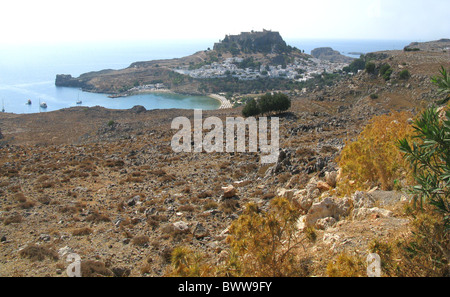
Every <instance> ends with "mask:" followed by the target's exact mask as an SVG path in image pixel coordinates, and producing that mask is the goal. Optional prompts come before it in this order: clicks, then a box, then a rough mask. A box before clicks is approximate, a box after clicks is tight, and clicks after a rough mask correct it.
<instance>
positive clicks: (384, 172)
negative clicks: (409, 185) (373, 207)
mask: <svg viewBox="0 0 450 297" xmlns="http://www.w3.org/2000/svg"><path fill="white" fill-rule="evenodd" d="M410 116H411V115H410V114H408V113H406V112H400V113H398V112H396V113H391V114H389V115H382V116H378V117H375V118H373V119H372V120H371V121H370V123H369V124H368V125H367V126H366V127H365V128H364V130H363V131H362V132H361V134H360V135H359V136H358V139H357V140H356V141H354V142H351V143H347V145H346V146H345V148H344V149H343V150H342V153H341V155H340V157H339V166H340V168H341V170H342V179H341V181H340V182H339V184H338V186H339V187H340V189H341V190H342V191H343V193H351V192H354V191H355V190H357V189H360V190H362V189H369V188H372V187H375V186H381V188H382V189H385V190H392V189H393V187H394V180H399V179H402V180H405V179H407V174H406V172H407V171H406V168H407V164H406V163H405V162H404V160H403V158H402V155H401V153H400V151H399V150H398V147H397V141H398V140H399V139H402V138H410V137H411V136H412V127H411V125H410V124H409V122H408V120H409V118H410Z"/></svg>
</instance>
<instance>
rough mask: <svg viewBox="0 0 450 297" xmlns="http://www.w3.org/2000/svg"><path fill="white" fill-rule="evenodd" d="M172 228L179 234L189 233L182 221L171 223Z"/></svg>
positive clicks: (187, 226)
mask: <svg viewBox="0 0 450 297" xmlns="http://www.w3.org/2000/svg"><path fill="white" fill-rule="evenodd" d="M173 227H174V228H175V230H178V231H181V232H187V231H189V225H188V224H187V223H186V222H183V221H178V222H175V223H173Z"/></svg>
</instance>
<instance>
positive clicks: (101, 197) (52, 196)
mask: <svg viewBox="0 0 450 297" xmlns="http://www.w3.org/2000/svg"><path fill="white" fill-rule="evenodd" d="M383 54H384V55H380V56H381V57H383V59H382V60H380V61H376V63H377V64H381V63H389V64H390V65H391V66H392V68H393V69H394V73H393V75H392V79H391V80H390V81H389V82H386V81H384V79H382V78H380V77H378V76H373V75H369V74H366V73H364V72H361V73H359V74H357V75H355V76H353V77H350V78H348V79H345V80H343V81H341V82H340V83H339V84H338V85H337V86H333V87H329V88H326V89H324V90H316V91H314V92H310V93H302V92H301V91H299V92H298V93H297V94H296V95H293V97H292V98H293V104H292V108H291V109H290V110H289V112H288V113H285V114H283V115H281V117H280V146H281V150H282V152H281V154H280V159H279V161H278V162H277V164H274V165H273V166H262V165H261V164H260V162H259V158H260V156H259V154H256V153H239V154H238V153H236V154H233V153H215V154H207V153H174V152H173V151H172V149H171V147H170V141H171V139H172V136H173V134H174V133H175V132H176V131H174V130H171V129H170V124H171V122H172V119H173V118H175V117H177V116H182V115H183V116H188V117H190V118H192V117H193V112H192V111H186V110H164V111H160V110H153V111H145V110H142V108H134V109H132V110H127V111H114V110H106V109H104V108H100V107H94V108H84V107H75V108H70V109H65V110H60V111H55V112H49V113H41V114H30V115H13V114H0V125H1V126H0V127H1V135H3V139H0V145H1V149H0V219H1V224H0V238H1V243H0V244H1V247H2V249H1V252H0V275H1V276H65V275H66V272H65V269H66V267H67V265H68V263H67V262H65V257H64V255H65V254H66V253H67V252H75V253H77V254H79V255H80V256H81V258H82V261H84V262H87V263H89V265H91V267H96V269H95V271H96V273H97V274H103V275H116V276H125V275H129V276H141V275H149V276H161V275H163V274H164V272H165V271H166V269H167V265H168V261H169V260H168V259H169V257H170V252H171V250H172V248H173V247H175V246H178V245H187V246H191V247H192V248H194V249H196V250H199V251H203V252H205V253H207V254H208V255H210V258H211V259H212V260H213V261H215V262H217V263H218V262H220V261H221V260H223V257H224V256H225V255H226V250H227V244H226V242H225V238H226V235H227V232H226V230H227V228H228V227H229V226H230V224H231V222H232V221H233V220H235V219H236V218H237V217H238V216H239V214H240V213H241V211H242V208H243V207H244V206H245V204H246V202H250V201H254V202H256V203H258V204H259V205H260V206H261V207H262V208H263V209H264V208H265V207H267V206H268V202H269V201H270V199H271V198H273V197H274V196H275V195H284V196H287V197H289V198H290V199H296V200H298V203H304V202H306V203H307V204H309V206H308V207H306V208H307V209H305V215H308V210H309V209H310V208H314V209H317V210H320V206H321V203H322V205H323V204H324V203H329V205H333V207H334V209H337V212H336V213H322V214H321V215H319V216H317V217H316V219H317V222H314V223H318V224H317V225H316V228H317V234H318V237H317V240H316V241H315V243H308V244H307V245H305V249H304V251H303V252H304V253H305V255H308V256H309V257H308V259H309V262H308V264H307V266H308V273H309V275H324V273H325V269H324V267H326V264H327V261H329V260H330V259H332V258H333V256H334V255H336V253H338V252H340V251H342V250H346V251H354V252H357V253H361V254H364V253H366V252H367V251H366V249H367V244H368V242H369V241H370V240H372V239H374V238H380V239H383V240H386V239H388V238H389V237H399V236H403V235H404V234H406V233H407V232H408V225H407V223H408V219H407V218H406V217H404V216H403V214H402V212H401V210H400V209H401V203H402V201H403V200H404V199H405V196H404V195H402V194H401V193H394V192H382V191H375V192H373V193H370V194H365V193H361V194H358V195H360V196H358V195H356V196H353V197H348V199H347V200H346V201H347V202H348V204H346V203H345V202H342V201H337V200H335V199H334V198H333V197H329V198H328V199H325V197H327V189H328V188H329V187H332V186H333V185H332V181H329V180H328V183H327V178H326V177H327V176H330V174H331V173H332V172H334V171H336V170H337V167H336V164H335V162H334V160H335V158H336V156H337V155H338V154H339V152H340V150H341V149H342V147H343V145H344V142H345V141H346V140H349V139H352V138H354V137H356V135H357V134H358V133H359V131H361V129H362V128H363V127H364V124H365V123H367V121H368V120H369V119H370V118H371V117H372V116H374V115H377V114H382V113H387V112H389V111H393V110H412V111H418V110H419V109H421V108H422V107H423V106H425V105H427V104H429V103H430V102H431V101H432V99H433V98H434V96H435V94H436V91H435V89H434V87H433V86H432V84H431V83H430V77H431V76H432V75H435V74H436V73H437V71H438V69H439V67H440V66H441V65H443V66H444V67H447V68H449V67H450V61H449V58H448V53H446V52H442V51H441V52H439V51H434V52H425V51H417V52H402V51H390V52H384V53H383ZM402 69H408V70H409V71H410V73H411V77H410V78H409V79H408V80H401V79H399V78H398V77H397V76H398V73H399V72H400V70H402ZM371 94H377V96H376V99H373V98H375V97H374V96H372V97H371V96H370V95H371ZM212 115H214V116H218V117H219V118H222V119H225V117H227V116H240V109H239V108H236V109H230V110H216V111H204V112H203V117H204V118H206V117H208V116H212ZM326 173H327V174H326ZM330 184H331V185H330ZM228 185H234V187H235V188H236V191H237V193H236V196H235V197H234V198H232V199H223V194H224V190H223V188H222V187H226V186H228ZM283 189H285V190H283ZM319 197H322V198H321V199H319ZM349 206H350V207H349ZM374 208H377V209H375V210H374ZM355 210H357V211H355ZM385 210H389V211H390V212H389V211H385ZM338 212H339V214H338ZM319 213H320V211H319ZM316 214H317V212H316ZM336 214H337V215H336ZM341 214H342V215H341ZM310 215H312V212H311V213H310ZM329 218H332V219H329ZM306 219H308V217H307V218H306ZM309 219H312V217H311V216H310V217H309ZM322 219H325V220H322ZM333 219H334V221H333ZM300 225H301V224H299V228H300V229H301V226H300ZM299 232H301V231H299ZM58 252H59V254H58ZM29 257H34V258H32V259H30V258H29Z"/></svg>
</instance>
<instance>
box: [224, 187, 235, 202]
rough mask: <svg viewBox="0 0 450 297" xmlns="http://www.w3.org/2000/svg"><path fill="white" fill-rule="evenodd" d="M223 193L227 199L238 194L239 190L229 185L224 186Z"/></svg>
mask: <svg viewBox="0 0 450 297" xmlns="http://www.w3.org/2000/svg"><path fill="white" fill-rule="evenodd" d="M222 190H223V195H222V197H223V198H225V199H228V198H233V197H234V196H236V194H237V190H236V188H235V187H234V186H232V185H229V186H228V187H222Z"/></svg>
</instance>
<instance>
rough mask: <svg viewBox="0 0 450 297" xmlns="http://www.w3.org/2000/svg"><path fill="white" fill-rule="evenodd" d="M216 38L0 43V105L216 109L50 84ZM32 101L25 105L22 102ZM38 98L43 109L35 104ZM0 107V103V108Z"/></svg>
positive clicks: (200, 46) (382, 46) (175, 54)
mask: <svg viewBox="0 0 450 297" xmlns="http://www.w3.org/2000/svg"><path fill="white" fill-rule="evenodd" d="M214 42H217V40H197V41H193V42H177V41H165V42H127V43H118V42H114V43H112V42H111V43H89V44H56V45H55V44H53V45H52V44H47V45H32V46H26V45H23V46H5V45H2V46H1V47H0V104H3V105H4V107H5V110H6V112H13V113H37V112H44V111H52V110H58V109H61V108H66V107H71V106H76V101H77V100H78V99H80V100H82V102H83V103H82V106H96V105H99V106H103V107H106V108H112V109H128V108H132V107H133V106H134V105H143V106H144V107H145V108H147V109H169V108H182V109H194V108H197V109H204V110H208V109H217V108H218V107H219V102H218V101H216V100H214V99H211V98H208V97H196V96H182V95H174V94H146V95H137V96H131V97H124V98H114V99H113V98H108V97H107V95H105V94H94V93H87V92H82V91H80V90H78V89H74V88H62V87H56V86H55V85H54V80H55V77H56V74H71V75H72V76H74V77H77V76H79V75H80V74H82V73H85V72H89V71H97V70H102V69H122V68H125V67H128V66H129V65H130V64H131V63H133V62H136V61H149V60H155V59H171V58H179V57H183V56H187V55H190V54H193V53H195V52H197V51H200V50H205V49H207V48H208V47H211V48H212V47H213V45H214ZM286 42H287V43H288V44H289V45H292V46H295V47H297V48H299V49H302V50H305V53H310V52H311V50H312V49H314V48H316V47H324V46H329V47H332V48H333V49H335V50H338V51H340V52H341V53H343V54H346V55H349V56H352V55H350V54H349V53H350V52H362V53H367V52H372V51H379V50H393V49H402V48H403V47H404V46H405V45H407V44H409V43H410V41H376V40H373V41H357V40H312V39H309V40H302V39H292V40H289V39H288V40H286ZM28 99H30V100H31V101H32V105H26V104H25V103H26V102H27V100H28ZM39 101H43V102H46V103H47V105H48V107H47V109H45V110H44V109H40V108H39ZM0 107H1V106H0Z"/></svg>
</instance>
